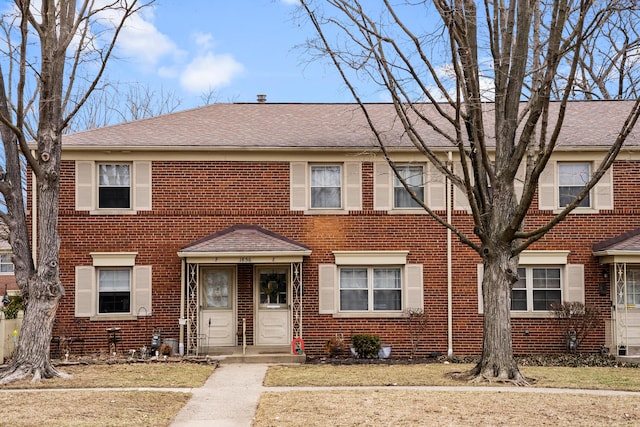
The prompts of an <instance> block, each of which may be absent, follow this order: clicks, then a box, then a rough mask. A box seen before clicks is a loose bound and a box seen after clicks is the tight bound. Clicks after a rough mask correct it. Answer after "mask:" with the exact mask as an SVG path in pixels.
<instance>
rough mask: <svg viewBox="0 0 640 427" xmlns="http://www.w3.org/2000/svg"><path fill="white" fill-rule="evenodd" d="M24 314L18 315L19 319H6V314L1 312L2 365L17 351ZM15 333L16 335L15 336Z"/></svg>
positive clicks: (0, 351) (0, 353) (0, 359)
mask: <svg viewBox="0 0 640 427" xmlns="http://www.w3.org/2000/svg"><path fill="white" fill-rule="evenodd" d="M23 314H24V313H23V312H22V311H21V312H19V313H18V318H17V319H5V318H4V313H2V312H0V363H4V362H5V360H7V359H8V358H9V357H11V355H12V354H13V351H14V350H15V349H16V344H17V342H18V335H17V334H18V333H20V327H21V326H22V317H23ZM14 331H15V334H14Z"/></svg>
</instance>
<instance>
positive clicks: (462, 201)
mask: <svg viewBox="0 0 640 427" xmlns="http://www.w3.org/2000/svg"><path fill="white" fill-rule="evenodd" d="M453 171H454V173H455V174H456V175H457V176H459V177H460V179H462V180H464V174H463V173H462V165H461V164H460V163H456V164H454V166H453ZM469 173H471V171H469ZM471 184H473V177H471ZM453 209H454V210H456V211H467V212H470V211H471V204H470V203H469V199H467V193H466V192H465V190H462V189H461V188H458V187H456V186H455V185H454V186H453Z"/></svg>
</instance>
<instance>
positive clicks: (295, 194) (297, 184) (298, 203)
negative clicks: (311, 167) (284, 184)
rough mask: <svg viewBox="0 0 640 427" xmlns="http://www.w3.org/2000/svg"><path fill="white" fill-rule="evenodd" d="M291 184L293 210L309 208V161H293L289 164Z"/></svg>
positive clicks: (291, 205)
mask: <svg viewBox="0 0 640 427" xmlns="http://www.w3.org/2000/svg"><path fill="white" fill-rule="evenodd" d="M289 168H290V169H289V186H290V191H291V200H290V207H291V210H292V211H304V210H307V200H309V198H308V197H307V188H308V185H307V162H291V164H290V165H289Z"/></svg>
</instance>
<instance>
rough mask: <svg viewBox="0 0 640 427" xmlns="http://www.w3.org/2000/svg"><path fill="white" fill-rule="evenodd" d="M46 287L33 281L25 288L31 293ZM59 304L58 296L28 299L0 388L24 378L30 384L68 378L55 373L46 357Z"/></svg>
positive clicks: (55, 370) (63, 374)
mask: <svg viewBox="0 0 640 427" xmlns="http://www.w3.org/2000/svg"><path fill="white" fill-rule="evenodd" d="M49 287H50V286H49V284H48V283H46V282H44V281H39V282H38V281H34V282H33V283H30V285H29V288H31V289H32V290H33V291H34V292H37V290H38V289H47V288H49ZM59 300H60V297H59V296H57V297H47V296H41V297H37V298H33V296H32V297H31V298H29V302H28V305H27V308H26V310H25V314H24V319H23V323H22V325H23V326H22V328H21V330H20V335H19V337H18V347H17V348H16V352H15V354H14V357H13V359H12V361H11V364H10V365H9V366H7V368H5V369H4V370H3V372H2V376H1V378H0V384H8V383H11V382H13V381H18V380H21V379H24V378H28V377H32V378H33V380H32V381H39V380H40V379H41V378H53V377H56V376H62V377H67V376H68V375H67V374H65V373H63V372H61V371H58V370H57V369H56V368H55V367H54V366H53V364H52V363H51V359H50V357H49V350H50V344H51V340H50V337H51V331H52V328H53V319H54V318H55V314H56V309H57V307H58V301H59Z"/></svg>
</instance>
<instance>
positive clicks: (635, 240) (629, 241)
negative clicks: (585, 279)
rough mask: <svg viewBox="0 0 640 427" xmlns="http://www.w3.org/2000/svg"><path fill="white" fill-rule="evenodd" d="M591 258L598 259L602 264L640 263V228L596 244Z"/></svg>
mask: <svg viewBox="0 0 640 427" xmlns="http://www.w3.org/2000/svg"><path fill="white" fill-rule="evenodd" d="M593 256H597V257H600V263H602V264H613V263H616V262H619V263H620V262H633V263H636V262H640V228H636V229H635V230H631V231H628V232H626V233H623V234H620V235H619V236H616V237H613V238H611V239H607V240H604V241H602V242H600V243H596V244H595V245H593Z"/></svg>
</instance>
